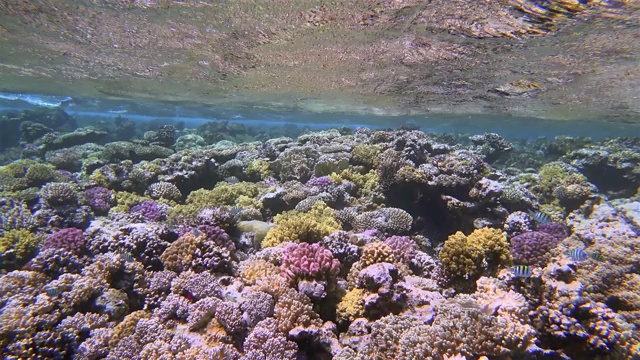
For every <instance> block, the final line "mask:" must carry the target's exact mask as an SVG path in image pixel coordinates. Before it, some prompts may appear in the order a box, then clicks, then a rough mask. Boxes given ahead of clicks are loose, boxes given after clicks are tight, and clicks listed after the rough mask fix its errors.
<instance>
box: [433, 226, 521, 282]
mask: <svg viewBox="0 0 640 360" xmlns="http://www.w3.org/2000/svg"><path fill="white" fill-rule="evenodd" d="M440 260H441V261H442V264H443V265H444V267H445V269H446V270H447V271H448V272H449V273H450V274H451V275H454V276H460V277H475V276H477V275H480V274H481V273H483V272H485V271H488V272H495V271H496V270H497V268H498V267H499V266H501V265H509V264H510V263H511V254H510V253H509V243H508V242H507V238H506V236H505V235H504V234H503V233H502V231H500V230H498V229H492V228H482V229H477V230H475V231H474V232H473V233H471V234H470V235H469V236H465V235H464V234H463V233H462V232H460V231H458V232H457V233H455V234H453V235H451V236H449V238H448V239H447V240H446V241H445V242H444V245H443V246H442V250H440Z"/></svg>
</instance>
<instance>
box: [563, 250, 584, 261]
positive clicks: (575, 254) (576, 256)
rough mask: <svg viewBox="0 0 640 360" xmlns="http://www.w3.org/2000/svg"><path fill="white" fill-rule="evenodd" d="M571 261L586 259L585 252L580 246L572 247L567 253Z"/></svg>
mask: <svg viewBox="0 0 640 360" xmlns="http://www.w3.org/2000/svg"><path fill="white" fill-rule="evenodd" d="M567 255H569V257H570V258H571V260H573V261H584V260H586V259H587V253H586V252H584V250H582V249H580V248H573V249H571V250H569V252H568V253H567Z"/></svg>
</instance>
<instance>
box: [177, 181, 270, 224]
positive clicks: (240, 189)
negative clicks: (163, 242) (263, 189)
mask: <svg viewBox="0 0 640 360" xmlns="http://www.w3.org/2000/svg"><path fill="white" fill-rule="evenodd" d="M259 193H260V188H259V187H258V185H256V184H253V183H249V182H239V183H237V184H229V183H227V182H221V183H218V184H217V185H216V187H215V188H213V189H212V190H208V189H199V190H195V191H192V192H191V193H190V194H189V196H188V197H187V201H186V203H185V204H184V205H178V206H175V207H174V208H173V209H171V210H170V211H169V219H170V220H171V221H173V222H175V221H177V220H180V219H183V218H193V217H195V216H197V215H198V214H199V213H200V212H201V211H202V210H204V209H207V208H214V207H217V206H241V205H240V204H238V201H239V199H240V198H241V197H242V200H241V201H242V202H243V203H244V204H247V203H250V204H251V205H252V207H254V206H255V205H256V202H254V201H249V200H247V198H250V199H255V198H257V197H258V195H259Z"/></svg>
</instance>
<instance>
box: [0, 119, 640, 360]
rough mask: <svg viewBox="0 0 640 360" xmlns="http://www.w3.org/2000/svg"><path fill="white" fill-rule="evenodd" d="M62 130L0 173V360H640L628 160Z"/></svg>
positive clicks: (638, 244)
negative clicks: (0, 359)
mask: <svg viewBox="0 0 640 360" xmlns="http://www.w3.org/2000/svg"><path fill="white" fill-rule="evenodd" d="M56 114H57V115H56V116H58V117H60V116H62V115H61V114H59V113H56ZM23 115H24V116H26V117H28V118H29V119H30V120H29V121H31V123H29V124H31V125H29V126H31V128H35V125H33V123H34V121H35V120H34V119H35V118H37V116H43V119H42V120H41V121H42V122H43V124H45V125H46V124H48V123H46V121H47V120H46V119H49V118H51V116H53V115H51V114H48V115H47V114H46V113H45V114H44V115H38V114H32V113H28V112H27V113H25V114H23ZM47 116H49V117H47ZM18 119H20V118H19V117H18ZM25 123H27V122H26V120H25ZM43 126H44V125H43ZM52 126H53V125H46V126H44V127H42V126H40V127H38V128H42V129H41V130H42V131H43V133H42V136H41V137H38V136H36V135H33V134H34V132H33V131H30V132H29V133H28V135H29V134H30V135H29V136H28V137H25V138H24V139H22V140H21V141H22V142H23V144H28V145H27V149H28V152H27V150H25V156H24V158H23V159H20V160H14V161H11V160H9V159H7V158H0V161H2V163H3V166H2V167H0V354H2V357H3V358H5V359H45V358H46V359H48V358H51V359H76V358H77V359H159V358H162V359H234V360H236V359H237V360H239V359H242V360H253V359H274V360H275V359H278V360H281V359H284V360H286V359H331V358H333V359H465V358H466V359H479V358H488V359H636V358H640V331H639V329H638V327H639V326H640V317H639V316H638V314H640V286H638V284H640V272H638V269H639V268H640V254H639V252H638V249H640V241H639V237H638V236H639V234H638V231H639V229H640V210H639V209H640V199H638V186H640V175H639V174H640V157H639V156H638V155H637V154H638V153H640V149H639V148H638V145H637V142H635V141H631V140H629V139H609V140H606V141H603V142H595V141H591V140H588V139H573V140H572V139H570V138H558V139H554V140H544V141H543V140H539V141H537V142H528V143H521V144H520V145H517V144H511V143H509V142H508V141H507V140H506V139H503V138H501V137H500V136H499V135H497V134H480V135H474V136H472V137H471V138H466V137H462V136H455V135H442V134H427V133H423V132H421V131H417V130H406V129H403V130H393V131H392V130H387V131H372V130H368V129H364V128H359V129H355V130H348V129H341V130H340V131H338V130H328V131H322V132H310V133H305V134H290V135H291V136H290V137H282V134H277V133H273V134H272V135H273V136H269V132H268V131H266V130H261V131H256V130H253V129H252V128H248V127H246V128H245V127H235V126H230V125H219V124H218V125H216V124H215V123H212V124H205V125H203V126H201V127H199V128H197V129H178V128H176V127H174V126H172V125H161V126H160V127H158V128H157V129H146V132H145V133H138V134H137V135H136V129H137V128H136V127H137V126H141V125H138V124H136V123H133V122H130V121H128V120H126V119H124V118H118V120H117V121H115V122H114V123H113V124H111V125H110V124H106V125H105V124H102V125H100V126H103V127H106V128H102V130H96V129H99V127H96V128H95V129H94V128H92V129H75V130H72V132H70V133H69V132H67V133H66V134H65V133H64V131H63V130H60V129H58V128H52ZM149 126H151V125H149ZM25 129H26V125H25ZM47 129H49V130H50V131H49V130H47ZM52 129H55V131H54V130H52ZM25 131H26V130H25ZM66 131H68V129H67V130H66ZM279 131H282V129H280V130H279ZM31 135H33V136H31ZM25 136H26V135H25ZM34 136H35V138H34ZM131 136H136V138H132V137H131ZM269 137H272V138H271V139H270V138H269ZM69 139H71V140H69ZM603 174H607V175H606V176H603Z"/></svg>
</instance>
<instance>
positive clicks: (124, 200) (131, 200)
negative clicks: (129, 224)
mask: <svg viewBox="0 0 640 360" xmlns="http://www.w3.org/2000/svg"><path fill="white" fill-rule="evenodd" d="M115 198H116V201H117V203H118V205H117V206H114V207H112V208H111V210H109V212H112V213H117V212H121V213H128V212H129V210H130V209H131V207H132V206H133V205H135V204H139V203H141V202H143V201H145V200H151V199H150V198H148V197H145V196H140V195H138V194H134V193H130V192H127V191H117V192H116V193H115Z"/></svg>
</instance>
